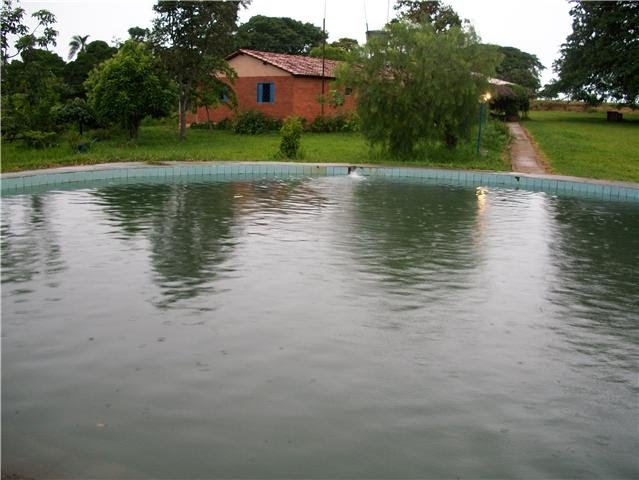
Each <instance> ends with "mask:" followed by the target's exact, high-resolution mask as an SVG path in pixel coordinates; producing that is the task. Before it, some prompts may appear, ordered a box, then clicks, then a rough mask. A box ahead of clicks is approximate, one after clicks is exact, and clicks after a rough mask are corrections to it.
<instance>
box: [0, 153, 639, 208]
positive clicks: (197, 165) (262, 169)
mask: <svg viewBox="0 0 639 480" xmlns="http://www.w3.org/2000/svg"><path fill="white" fill-rule="evenodd" d="M352 170H356V171H357V173H358V174H359V175H361V176H364V177H391V178H405V179H415V180H422V181H424V182H425V183H429V184H437V185H451V186H466V187H479V186H482V187H501V188H507V189H521V190H528V191H539V192H546V193H550V194H561V195H569V196H578V197H588V198H596V199H601V200H612V201H626V202H637V203H639V183H627V182H611V181H604V180H593V179H584V178H578V177H564V176H555V175H538V174H527V173H516V172H485V171H472V170H446V169H433V168H418V167H396V166H383V165H365V164H353V165H348V164H333V163H290V162H165V163H162V164H161V165H149V164H146V163H138V162H136V163H109V164H99V165H89V166H76V167H61V168H53V169H46V170H33V171H24V172H16V173H5V174H2V175H0V191H1V192H2V194H3V195H5V194H20V193H31V192H33V191H42V190H47V189H55V188H56V187H62V186H67V187H71V188H73V187H74V186H76V185H74V184H77V187H78V188H81V187H82V184H90V183H94V182H102V181H117V182H118V183H124V182H126V183H137V182H143V181H146V180H153V179H157V180H167V179H171V178H178V177H186V178H197V177H203V176H207V177H209V176H220V177H223V178H228V179H235V178H237V179H242V178H252V179H255V178H269V177H273V178H277V177H290V176H294V177H303V176H340V175H348V173H349V172H351V171H352Z"/></svg>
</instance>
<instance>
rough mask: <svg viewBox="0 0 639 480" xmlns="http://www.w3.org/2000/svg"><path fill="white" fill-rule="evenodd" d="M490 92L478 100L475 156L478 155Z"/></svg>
mask: <svg viewBox="0 0 639 480" xmlns="http://www.w3.org/2000/svg"><path fill="white" fill-rule="evenodd" d="M490 98H491V95H490V92H486V93H484V94H483V95H482V96H481V97H480V100H479V132H478V133H477V155H479V148H480V147H481V131H482V127H483V125H484V117H485V116H486V104H487V103H488V101H489V100H490Z"/></svg>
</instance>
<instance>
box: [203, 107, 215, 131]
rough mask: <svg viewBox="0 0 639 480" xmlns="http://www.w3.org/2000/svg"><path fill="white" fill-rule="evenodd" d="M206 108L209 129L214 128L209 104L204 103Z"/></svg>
mask: <svg viewBox="0 0 639 480" xmlns="http://www.w3.org/2000/svg"><path fill="white" fill-rule="evenodd" d="M204 108H205V109H206V123H207V124H208V126H209V130H213V125H212V124H211V116H210V115H209V106H208V105H204Z"/></svg>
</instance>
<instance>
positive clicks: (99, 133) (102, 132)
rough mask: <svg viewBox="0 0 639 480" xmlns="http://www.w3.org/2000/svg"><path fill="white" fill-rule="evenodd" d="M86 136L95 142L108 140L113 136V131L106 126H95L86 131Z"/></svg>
mask: <svg viewBox="0 0 639 480" xmlns="http://www.w3.org/2000/svg"><path fill="white" fill-rule="evenodd" d="M87 137H89V138H90V139H91V140H93V141H95V142H100V141H102V140H108V139H110V138H112V137H113V132H112V131H111V130H109V129H108V128H96V129H93V130H89V131H88V132H87Z"/></svg>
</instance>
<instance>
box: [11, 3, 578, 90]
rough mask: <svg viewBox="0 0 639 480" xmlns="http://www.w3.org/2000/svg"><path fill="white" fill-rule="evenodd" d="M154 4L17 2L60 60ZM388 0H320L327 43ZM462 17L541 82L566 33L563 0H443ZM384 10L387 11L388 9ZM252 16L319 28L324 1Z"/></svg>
mask: <svg viewBox="0 0 639 480" xmlns="http://www.w3.org/2000/svg"><path fill="white" fill-rule="evenodd" d="M154 3H155V1H154V0H38V1H36V0H22V2H21V5H22V6H23V7H24V8H25V9H26V10H27V14H31V13H32V12H34V11H36V10H39V9H42V8H46V9H47V10H49V11H51V12H52V13H53V14H55V16H56V18H57V24H56V29H57V30H58V31H59V32H60V33H59V36H58V46H57V47H56V48H55V51H56V52H57V53H58V54H59V55H60V56H62V57H63V58H65V59H66V57H67V54H68V51H69V50H68V44H69V40H70V39H71V37H72V36H73V35H90V38H89V41H92V40H104V41H106V42H108V43H112V42H113V40H115V39H121V40H124V39H126V38H127V37H128V34H127V30H128V29H129V28H130V27H133V26H139V27H149V26H150V24H151V19H152V18H153V11H152V7H153V4H154ZM394 3H395V2H394V0H390V2H389V1H388V0H326V30H327V31H328V33H329V35H330V38H329V41H332V40H337V39H338V38H340V37H350V38H356V39H357V40H359V41H360V43H362V42H363V41H364V40H365V31H366V19H368V26H369V27H370V29H376V28H381V27H383V25H384V24H385V23H386V20H387V16H388V15H389V14H390V18H392V17H393V4H394ZM445 3H448V4H449V5H451V6H452V7H453V8H454V9H455V10H456V11H457V13H459V15H460V16H461V17H462V18H467V19H468V20H470V22H471V23H472V24H473V25H474V27H475V29H476V31H477V33H478V34H479V35H480V37H481V39H482V41H483V42H486V43H494V44H498V45H503V46H511V47H516V48H519V49H520V50H523V51H525V52H528V53H532V54H534V55H537V57H539V59H540V60H541V62H542V63H543V64H544V66H546V70H545V71H544V72H543V74H542V83H546V82H548V81H549V80H550V79H551V78H552V76H553V75H552V63H553V61H554V60H556V59H557V57H558V55H559V49H560V47H561V44H562V43H564V41H565V40H566V37H567V36H568V35H569V34H570V32H571V24H572V21H571V17H570V15H569V14H568V11H569V10H570V5H569V4H568V1H567V0H448V1H447V2H445ZM389 7H390V8H389ZM253 15H267V16H273V17H292V18H294V19H296V20H300V21H304V22H311V23H314V24H315V25H317V26H321V25H322V17H323V15H324V0H253V1H252V3H251V5H250V7H249V8H248V9H247V10H244V11H243V12H242V13H241V16H240V20H241V22H245V21H247V20H248V19H249V18H250V17H252V16H253Z"/></svg>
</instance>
